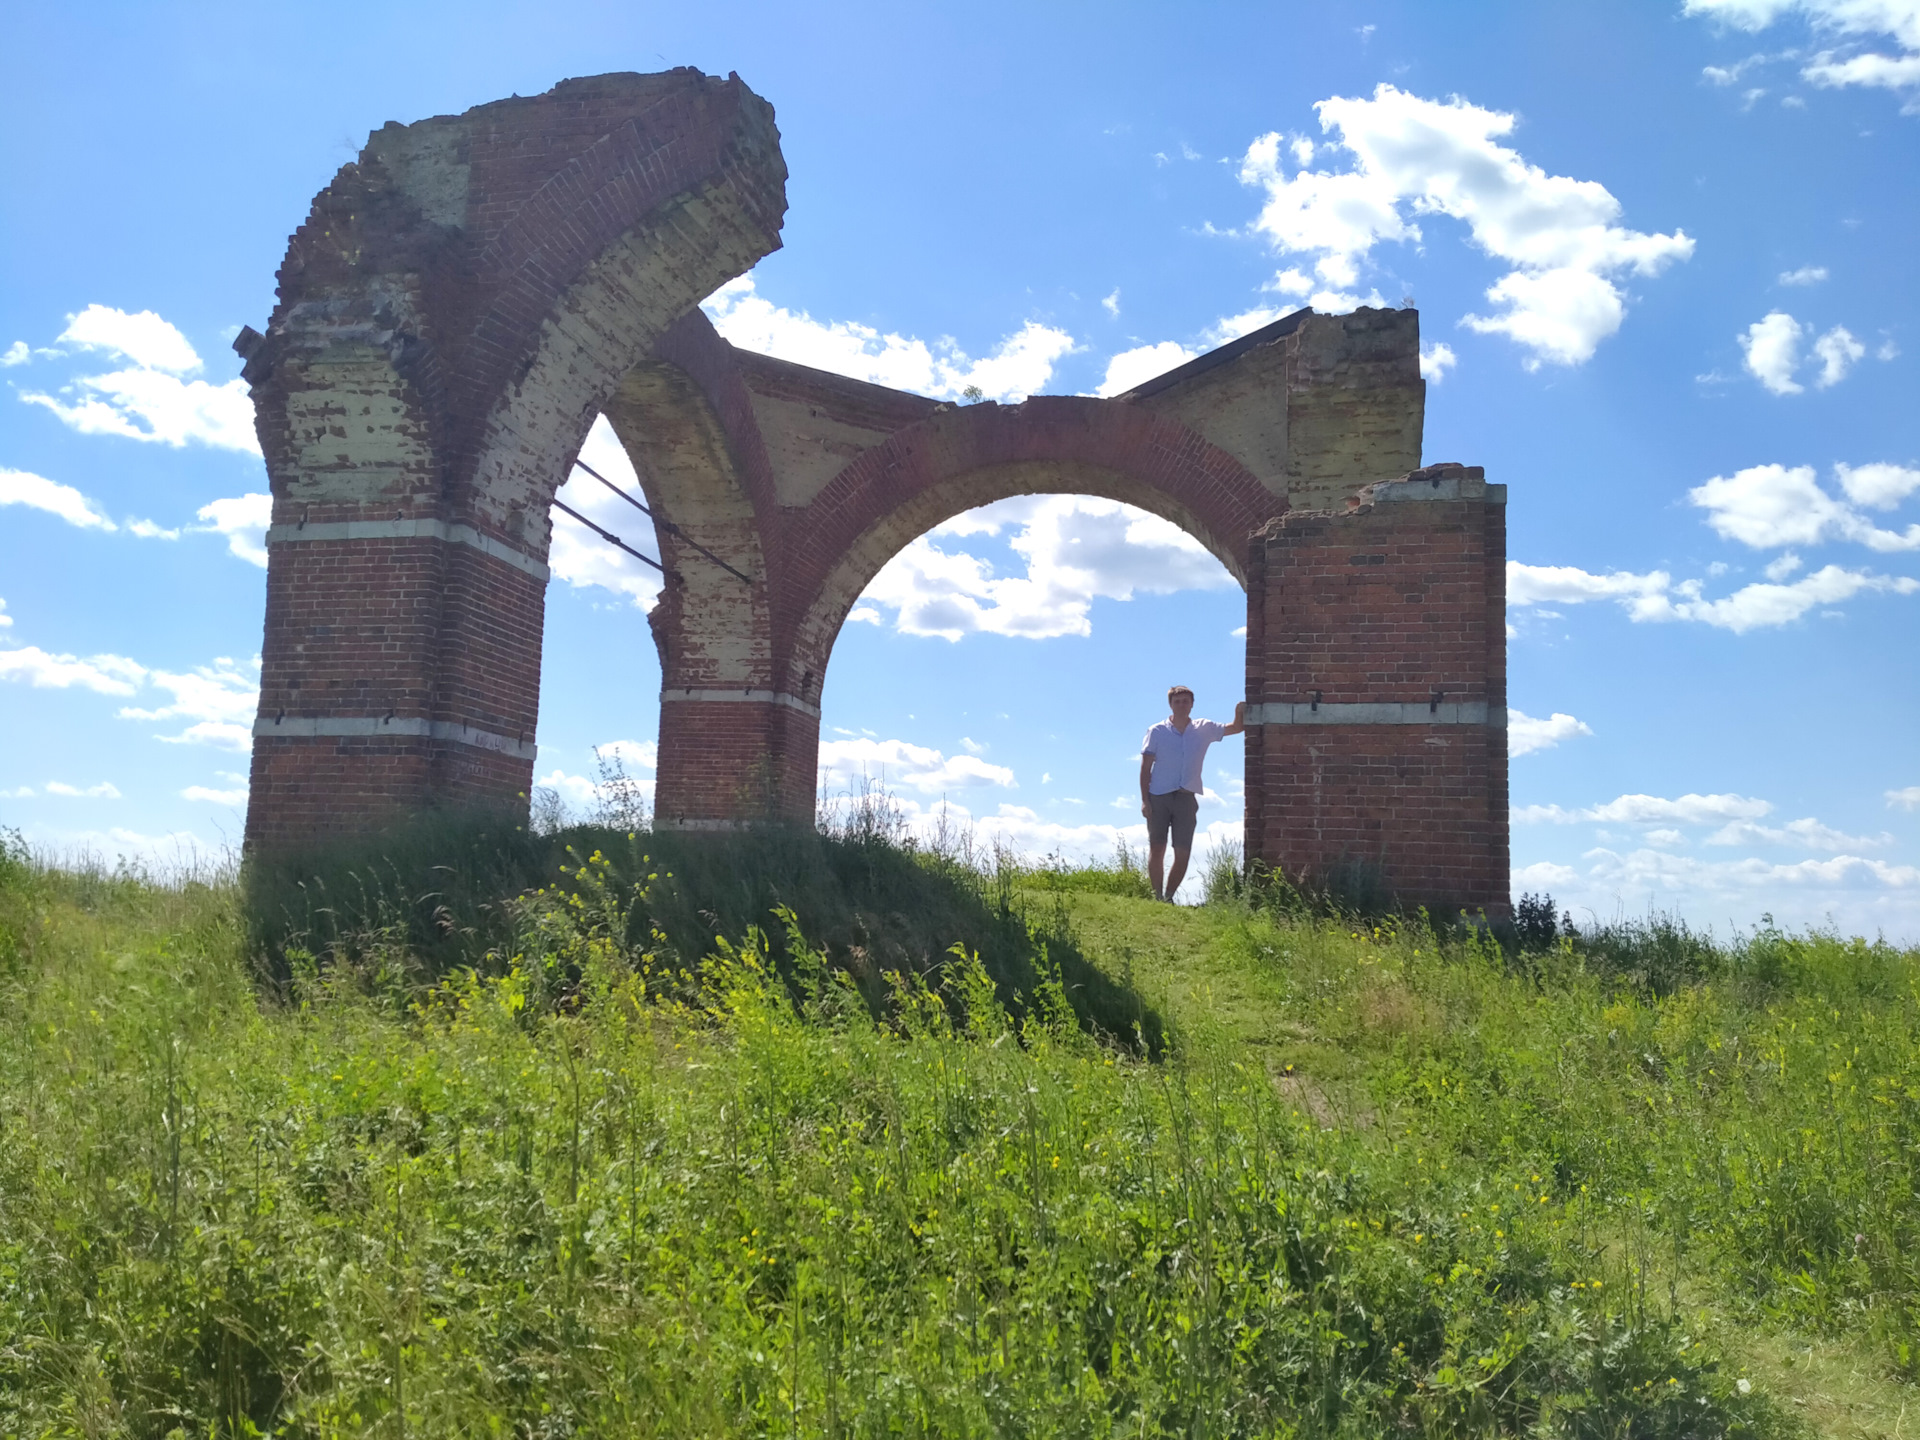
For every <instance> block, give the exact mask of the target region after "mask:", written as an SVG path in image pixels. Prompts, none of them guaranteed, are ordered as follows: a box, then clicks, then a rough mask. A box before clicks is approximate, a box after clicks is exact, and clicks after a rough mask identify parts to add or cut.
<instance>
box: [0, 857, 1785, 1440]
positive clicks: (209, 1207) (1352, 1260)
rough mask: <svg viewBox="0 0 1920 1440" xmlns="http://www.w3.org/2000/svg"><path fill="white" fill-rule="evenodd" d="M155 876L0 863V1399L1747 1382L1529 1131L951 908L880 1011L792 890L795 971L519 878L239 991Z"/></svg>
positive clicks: (899, 1396)
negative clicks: (974, 930) (555, 980)
mask: <svg viewBox="0 0 1920 1440" xmlns="http://www.w3.org/2000/svg"><path fill="white" fill-rule="evenodd" d="M610 895H611V892H606V894H603V895H602V896H601V898H602V899H605V898H607V897H608V896H610ZM122 899H123V900H124V901H125V902H126V903H129V904H133V903H136V900H137V897H122ZM169 903H171V904H173V905H174V907H175V908H174V909H172V910H170V911H168V912H167V913H166V914H165V915H163V916H156V915H155V914H154V913H153V912H151V911H141V912H139V913H138V914H137V915H133V914H122V913H120V912H119V911H117V910H116V909H115V906H114V904H111V903H110V904H108V905H106V906H105V907H103V908H101V909H98V910H95V911H93V912H91V913H90V915H89V914H88V912H84V911H83V910H82V909H80V908H78V907H76V906H74V904H73V899H72V896H71V895H70V894H69V893H67V891H66V887H65V882H64V880H63V877H59V876H50V875H44V874H42V875H38V876H34V875H29V876H27V877H26V878H25V879H24V880H21V879H19V878H18V877H14V878H11V879H9V881H8V886H7V890H6V896H5V901H4V904H5V907H6V910H5V915H6V923H7V926H8V929H9V930H10V931H11V932H12V933H14V934H15V935H16V936H19V937H22V944H21V947H20V949H19V951H18V957H19V959H20V960H21V962H22V963H21V964H17V965H16V966H15V967H14V968H13V970H12V971H10V974H11V976H12V979H11V980H10V982H9V983H10V985H11V987H12V990H11V993H10V994H9V995H8V996H7V997H6V998H7V1000H8V1001H9V1003H8V1005H7V1007H6V1012H5V1013H6V1015H7V1019H6V1021H5V1024H6V1026H7V1032H6V1039H7V1045H6V1047H5V1053H6V1056H7V1059H6V1060H5V1061H3V1062H0V1066H4V1068H3V1069H0V1087H4V1088H3V1093H4V1094H5V1096H6V1110H5V1125H6V1128H5V1134H4V1144H0V1156H4V1157H5V1158H4V1161H3V1162H0V1204H4V1206H5V1210H6V1213H7V1215H8V1217H9V1222H10V1223H9V1224H8V1226H7V1227H6V1232H5V1238H4V1240H0V1316H3V1317H4V1322H3V1323H4V1333H5V1334H6V1335H8V1336H9V1337H10V1339H9V1340H8V1342H7V1343H6V1346H5V1348H4V1351H0V1428H3V1429H5V1430H6V1432H7V1433H42V1432H48V1431H66V1432H79V1433H89V1434H113V1433H124V1434H132V1435H153V1436H164V1435H170V1434H175V1433H179V1434H202V1433H220V1434H254V1433H264V1432H266V1431H268V1430H271V1431H273V1432H274V1433H280V1434H311V1435H344V1434H353V1435H361V1434H367V1433H381V1432H384V1433H391V1434H395V1435H399V1434H405V1433H407V1432H408V1431H409V1430H412V1431H414V1432H415V1433H428V1434H443V1433H445V1434H451V1433H518V1434H535V1435H560V1434H586V1433H591V1434H604V1433H619V1434H629V1433H632V1434H661V1435H698V1434H715V1435H718V1434H729V1435H731V1434H738V1433H743V1432H745V1433H766V1434H773V1433H780V1434H810V1435H883V1434H888V1435H890V1434H900V1433H908V1434H925V1435H959V1434H988V1433H1009V1432H1018V1433H1022V1434H1076V1435H1077V1434H1099V1435H1122V1434H1124V1435H1157V1434H1164V1435H1196V1434H1198V1435H1207V1434H1222V1435H1224V1434H1249V1433H1254V1434H1265V1433H1286V1434H1300V1435H1326V1436H1334V1435H1352V1436H1359V1435H1377V1434H1380V1433H1382V1432H1383V1431H1388V1430H1391V1431H1394V1432H1401V1431H1405V1432H1409V1433H1419V1434H1430V1435H1442V1434H1467V1433H1486V1434H1496V1433H1499V1434H1505V1433H1515V1432H1518V1431H1522V1430H1526V1431H1535V1430H1540V1431H1546V1432H1552V1433H1572V1434H1593V1435H1614V1434H1628V1433H1631V1434H1635V1435H1672V1436H1682V1435H1689V1436H1691V1435H1725V1434H1739V1433H1750V1432H1752V1431H1754V1430H1756V1428H1763V1427H1765V1425H1766V1424H1767V1417H1768V1414H1769V1411H1768V1409H1767V1406H1766V1403H1765V1402H1764V1399H1763V1398H1761V1397H1757V1396H1746V1395H1742V1394H1741V1393H1740V1392H1739V1388H1738V1387H1737V1386H1736V1385H1735V1384H1734V1381H1733V1378H1732V1377H1731V1376H1729V1375H1727V1374H1725V1373H1724V1372H1722V1371H1720V1370H1718V1369H1717V1368H1716V1367H1715V1365H1714V1363H1713V1357H1712V1355H1711V1353H1710V1352H1709V1350H1708V1349H1707V1347H1705V1346H1704V1345H1702V1344H1701V1343H1700V1342H1699V1341H1698V1340H1697V1339H1694V1338H1690V1337H1688V1336H1687V1335H1685V1334H1683V1333H1682V1331H1681V1329H1680V1328H1679V1327H1678V1326H1677V1325H1676V1324H1675V1323H1674V1321H1673V1319H1672V1317H1671V1316H1670V1315H1669V1314H1668V1313H1667V1312H1666V1310H1665V1309H1663V1308H1662V1307H1661V1306H1660V1305H1659V1304H1658V1303H1655V1298H1653V1297H1649V1296H1648V1294H1647V1293H1646V1291H1645V1287H1644V1286H1641V1285H1638V1284H1636V1277H1635V1276H1634V1275H1633V1273H1632V1271H1631V1270H1630V1268H1628V1267H1627V1266H1624V1265H1621V1264H1618V1263H1616V1262H1614V1261H1613V1260H1611V1259H1610V1258H1609V1257H1608V1256H1607V1255H1605V1254H1604V1253H1595V1252H1594V1250H1593V1249H1592V1248H1591V1247H1590V1246H1588V1245H1586V1244H1585V1235H1586V1233H1587V1232H1588V1230H1589V1228H1590V1221H1589V1220H1588V1218H1587V1217H1586V1216H1585V1214H1584V1211H1583V1202H1582V1201H1580V1200H1579V1199H1577V1198H1575V1197H1574V1196H1571V1195H1562V1194H1557V1193H1556V1194H1555V1195H1553V1196H1552V1197H1550V1201H1551V1203H1546V1204H1541V1205H1538V1206H1535V1205H1528V1206H1524V1207H1516V1209H1515V1211H1514V1212H1513V1213H1511V1214H1503V1213H1502V1212H1501V1210H1500V1208H1499V1202H1497V1201H1495V1202H1493V1203H1489V1197H1490V1196H1494V1195H1498V1196H1502V1197H1504V1196H1505V1194H1506V1187H1507V1183H1508V1181H1509V1180H1512V1181H1513V1183H1515V1184H1526V1185H1529V1186H1530V1185H1531V1184H1532V1183H1533V1182H1532V1181H1530V1180H1528V1179H1527V1178H1526V1177H1525V1176H1524V1175H1523V1174H1521V1173H1519V1172H1517V1171H1511V1170H1509V1169H1508V1168H1507V1167H1504V1166H1500V1165H1493V1166H1489V1167H1485V1168H1475V1169H1471V1170H1469V1169H1465V1168H1462V1169H1456V1170H1453V1171H1451V1172H1449V1171H1447V1170H1446V1169H1445V1168H1444V1167H1435V1166H1431V1165H1429V1164H1427V1163H1426V1162H1425V1160H1424V1158H1423V1157H1422V1156H1420V1155H1419V1154H1417V1153H1415V1152H1414V1151H1413V1150H1411V1149H1403V1148H1396V1147H1392V1146H1382V1145H1379V1144H1377V1143H1375V1142H1374V1141H1373V1140H1372V1139H1371V1138H1370V1137H1369V1136H1367V1135H1366V1134H1364V1133H1362V1132H1359V1131H1341V1130H1332V1129H1327V1128H1324V1127H1323V1126H1321V1125H1320V1124H1319V1123H1317V1122H1316V1121H1314V1120H1313V1119H1312V1118H1310V1117H1308V1116H1305V1115H1302V1114H1299V1113H1295V1112H1294V1111H1293V1110H1292V1109H1291V1108H1290V1107H1289V1105H1288V1104H1287V1103H1286V1101H1285V1099H1284V1097H1283V1096H1280V1095H1277V1094H1276V1092H1275V1090H1274V1088H1273V1086H1272V1085H1271V1083H1270V1081H1269V1079H1268V1077H1267V1075H1266V1074H1265V1073H1264V1072H1263V1071H1262V1069H1261V1068H1260V1067H1259V1066H1257V1065H1250V1064H1248V1063H1247V1062H1246V1060H1245V1058H1243V1057H1242V1056H1241V1055H1239V1054H1237V1053H1235V1051H1234V1050H1233V1048H1232V1047H1229V1046H1225V1045H1223V1044H1219V1043H1216V1042H1212V1041H1209V1040H1208V1039H1206V1037H1204V1036H1203V1035H1198V1034H1196V1035H1195V1036H1194V1037H1192V1038H1191V1040H1190V1041H1189V1043H1188V1045H1187V1046H1186V1047H1185V1048H1184V1049H1183V1050H1182V1051H1181V1052H1180V1053H1179V1054H1178V1055H1177V1056H1176V1057H1175V1058H1174V1059H1173V1060H1172V1062H1171V1063H1168V1064H1163V1065H1157V1066H1156V1065H1149V1064H1142V1063H1140V1062H1138V1061H1135V1060H1133V1059H1130V1058H1129V1057H1128V1055H1127V1054H1126V1052H1124V1051H1121V1050H1117V1049H1115V1048H1112V1047H1110V1046H1107V1045H1103V1044H1101V1043H1100V1042H1098V1041H1097V1040H1095V1039H1093V1038H1090V1037H1089V1036H1087V1035H1086V1034H1085V1032H1083V1031H1082V1030H1081V1029H1080V1028H1079V1027H1078V1026H1077V1025H1076V1024H1075V1023H1074V1020H1073V1016H1072V1013H1071V1011H1070V1010H1069V1008H1068V1007H1067V1005H1066V1003H1065V999H1064V996H1063V995H1062V994H1061V992H1060V990H1059V988H1058V986H1057V985H1055V986H1050V987H1046V988H1043V989H1042V991H1041V992H1040V993H1039V995H1037V996H1036V997H1035V1003H1034V1004H1033V1005H1032V1006H1031V1008H1030V1009H1029V1012H1028V1014H1027V1016H1026V1018H1025V1019H1024V1020H1021V1021H1016V1020H1015V1019H1014V1018H1013V1017H1012V1016H1010V1015H1009V1013H1008V1012H1007V1010H1006V1008H1005V1007H1004V1006H1002V1005H1001V1004H1000V1003H999V1001H998V999H997V997H996V994H995V989H994V985H993V983H992V981H991V980H990V978H989V977H988V976H987V975H986V974H985V972H984V970H983V969H982V968H981V966H980V965H979V964H978V962H977V961H975V960H973V959H972V958H971V957H970V956H966V955H964V954H962V955H956V956H953V957H951V959H950V960H949V962H948V963H947V964H946V965H945V966H944V967H943V968H942V969H941V970H940V971H939V972H937V973H936V974H930V975H925V976H918V975H913V974H903V975H901V976H900V977H899V978H898V979H897V980H896V981H895V982H894V983H893V986H892V991H891V994H892V1002H891V1004H890V1005H889V1006H888V1007H887V1010H886V1013H885V1014H884V1016H882V1017H881V1018H880V1019H879V1020H876V1019H875V1018H874V1017H873V1016H872V1014H871V1012H870V1010H869V1008H868V1006H867V1005H866V1003H865V1001H864V999H863V998H862V997H861V996H859V995H858V994H857V993H856V992H855V990H854V989H853V987H852V983H851V981H850V980H848V979H846V978H843V973H844V972H837V971H835V970H834V969H833V968H832V967H831V966H830V965H829V964H828V961H827V958H826V957H825V956H824V955H822V954H821V953H820V952H818V951H817V950H813V949H812V948H811V947H810V946H809V945H808V944H807V942H806V941H805V940H804V937H802V936H801V935H799V934H797V933H791V934H789V937H788V944H789V947H790V953H791V954H793V955H794V956H796V957H798V961H799V963H798V965H797V971H796V973H797V974H798V975H799V977H800V982H801V983H800V985H799V987H798V990H797V991H796V989H795V988H794V986H793V985H792V984H791V983H790V982H789V980H788V979H785V978H782V977H781V976H779V975H777V974H776V973H775V971H774V969H773V967H772V965H771V962H770V960H769V958H768V953H767V949H766V947H765V945H764V944H763V943H761V942H760V941H759V940H758V939H757V938H750V939H749V940H748V942H747V943H746V944H745V945H743V946H731V945H725V946H721V947H720V948H719V949H718V951H717V953H716V954H715V955H714V956H712V957H710V958H709V959H708V960H707V962H706V963H705V964H704V965H702V966H700V967H699V968H698V969H697V970H692V969H689V968H688V967H687V966H685V965H684V964H682V963H681V961H680V960H679V958H678V957H677V956H675V955H673V954H672V953H671V952H670V951H669V950H665V949H655V948H648V947H638V948H636V947H633V946H630V945H628V944H627V943H626V942H625V940H624V936H623V927H624V917H623V916H622V915H620V914H618V913H617V912H615V911H610V910H608V909H607V908H605V906H604V905H601V904H597V903H596V902H595V900H594V899H593V898H592V897H591V896H583V895H582V894H580V893H574V894H570V895H567V896H560V895H557V894H554V893H551V892H550V893H549V894H548V895H547V896H546V897H545V898H544V900H542V901H541V902H540V904H541V905H542V906H543V907H544V908H543V909H542V911H541V913H540V915H539V916H538V917H537V918H538V921H539V923H538V924H537V925H534V926H532V927H531V928H530V929H529V930H528V932H527V934H528V935H529V936H538V937H539V938H540V941H541V944H542V945H544V946H545V947H547V948H546V949H545V950H544V951H539V952H535V951H533V950H529V951H527V952H525V953H522V954H521V955H520V956H519V957H517V959H516V960H515V962H514V963H513V964H512V965H511V966H510V967H509V968H508V969H507V970H506V972H505V973H504V974H501V975H499V976H497V977H491V978H487V977H482V976H479V975H477V974H474V973H472V972H470V971H469V972H460V973H457V974H455V975H453V976H451V977H449V978H448V979H447V980H446V981H445V982H443V983H442V984H440V985H439V986H437V987H435V988H434V989H433V990H432V991H431V992H430V993H428V994H426V995H424V996H419V997H417V998H414V999H412V1000H410V1001H405V1002H402V1001H401V1000H400V999H399V998H398V997H396V996H395V995H393V994H391V993H387V992H382V991H380V990H378V989H368V988H367V987H364V986H361V985H357V984H354V983H351V976H350V975H349V974H348V973H347V972H346V971H344V970H341V971H335V972H321V971H318V970H308V971H305V972H302V973H300V974H299V975H298V976H297V977H296V980H295V983H294V993H295V1002H294V1004H293V1007H292V1008H291V1009H276V1008H273V1007H268V1008H265V1009H263V1008H261V1007H260V1006H259V1005H257V1004H256V1003H255V1002H254V998H253V995H252V994H251V993H250V990H249V986H248V983H247V975H246V971H245V968H244V966H243V964H242V958H241V954H240V948H239V946H238V945H237V943H236V942H237V940H238V938H239V935H240V929H239V927H238V925H237V924H236V917H235V915H234V913H233V909H232V905H231V901H230V899H228V898H226V897H219V896H215V895H213V894H211V893H208V894H206V895H201V896H194V897H185V896H182V897H177V898H176V899H175V900H174V901H172V902H169ZM35 917H38V918H39V919H40V920H42V921H46V922H51V923H45V924H40V925H39V926H37V927H36V926H35V925H34V924H33V923H32V922H33V921H34V919H35ZM156 918H158V919H160V920H161V921H162V923H160V924H158V925H156V924H154V923H153V921H154V920H155V919H156ZM103 941H104V942H106V943H101V942H103ZM554 965H559V966H561V967H562V968H565V967H574V968H576V969H577V971H578V982H577V984H576V985H575V986H574V987H573V988H572V989H571V990H569V991H567V992H565V993H563V994H559V995H554V994H551V993H549V992H548V991H547V990H546V989H545V988H544V987H543V986H542V985H541V984H540V983H539V981H538V978H537V975H538V973H539V971H540V970H542V969H543V968H545V969H551V968H553V966H554ZM1528 1198H1529V1199H1531V1194H1529V1197H1528Z"/></svg>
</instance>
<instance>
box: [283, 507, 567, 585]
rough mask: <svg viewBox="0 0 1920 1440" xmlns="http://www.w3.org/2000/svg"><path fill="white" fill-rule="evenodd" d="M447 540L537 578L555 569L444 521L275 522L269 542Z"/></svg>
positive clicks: (465, 526) (485, 537)
mask: <svg viewBox="0 0 1920 1440" xmlns="http://www.w3.org/2000/svg"><path fill="white" fill-rule="evenodd" d="M423 539H424V540H445V541H447V542H448V543H450V544H453V545H466V546H469V547H470V548H472V549H475V550H478V551H479V552H480V553H481V554H482V555H491V556H492V557H493V558H494V559H496V560H503V561H505V562H506V563H507V564H509V565H511V566H513V568H514V569H516V570H523V571H525V572H526V573H527V574H529V575H531V576H533V578H534V579H536V580H545V579H547V578H548V576H549V574H550V573H551V572H549V571H548V569H547V567H546V566H545V565H543V564H541V563H540V562H539V561H538V560H536V559H534V558H533V557H532V556H531V555H525V554H522V553H521V552H520V551H518V550H516V549H514V548H513V547H512V546H511V545H507V544H503V543H502V542H501V541H498V540H496V539H494V538H493V537H492V536H491V535H483V534H481V533H480V532H479V531H478V530H476V529H474V528H473V527H472V526H471V525H449V524H448V523H447V522H446V521H444V520H329V521H325V522H323V523H321V524H317V525H273V526H269V527H268V529H267V544H269V545H293V544H298V543H300V542H302V541H311V540H423Z"/></svg>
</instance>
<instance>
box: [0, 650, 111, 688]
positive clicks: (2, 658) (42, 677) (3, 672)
mask: <svg viewBox="0 0 1920 1440" xmlns="http://www.w3.org/2000/svg"><path fill="white" fill-rule="evenodd" d="M146 676H147V668H146V666H144V665H140V664H137V663H135V662H134V661H132V660H129V659H127V658H126V657H125V656H123V655H94V656H91V657H89V658H88V659H85V660H83V659H81V658H80V657H79V656H77V655H50V654H48V653H47V652H46V651H45V650H42V649H40V648H39V646H37V645H28V646H26V647H25V648H23V649H20V650H0V680H18V681H22V682H24V683H25V684H28V685H31V686H33V687H34V688H35V689H36V690H69V689H72V688H74V687H75V686H78V687H79V688H81V689H83V690H92V691H95V692H96V693H98V694H101V695H131V694H133V693H134V692H135V691H136V690H137V689H138V688H139V687H140V685H141V684H143V683H144V682H145V680H146Z"/></svg>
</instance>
